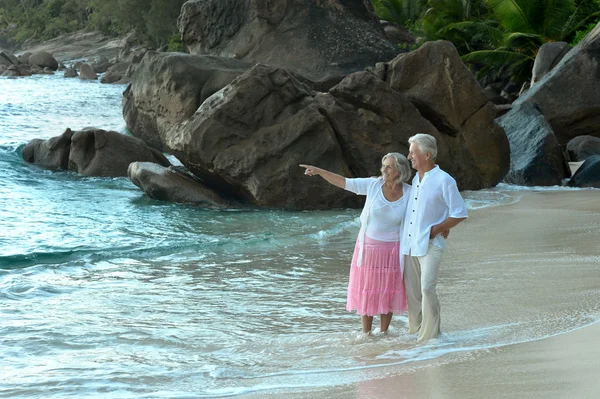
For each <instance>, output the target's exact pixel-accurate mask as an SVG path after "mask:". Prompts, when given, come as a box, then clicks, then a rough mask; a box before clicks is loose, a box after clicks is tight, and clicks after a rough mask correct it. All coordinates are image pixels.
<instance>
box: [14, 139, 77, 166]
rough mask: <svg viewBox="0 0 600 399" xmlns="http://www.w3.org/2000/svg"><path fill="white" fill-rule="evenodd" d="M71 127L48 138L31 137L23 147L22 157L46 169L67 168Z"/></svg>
mask: <svg viewBox="0 0 600 399" xmlns="http://www.w3.org/2000/svg"><path fill="white" fill-rule="evenodd" d="M73 133H74V132H73V131H72V130H71V129H67V130H65V132H64V133H63V134H61V135H60V136H56V137H52V138H50V139H48V140H41V139H33V140H31V141H30V142H29V143H27V145H26V146H25V148H24V149H23V159H24V160H25V161H26V162H29V163H33V164H35V165H38V166H41V167H43V168H46V169H62V170H67V169H69V153H70V151H71V137H72V136H73Z"/></svg>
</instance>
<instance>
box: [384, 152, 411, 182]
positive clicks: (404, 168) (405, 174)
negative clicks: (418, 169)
mask: <svg viewBox="0 0 600 399" xmlns="http://www.w3.org/2000/svg"><path fill="white" fill-rule="evenodd" d="M388 158H392V159H393V160H394V166H395V167H396V170H397V171H398V173H400V176H398V179H396V182H397V183H402V182H405V181H407V180H408V179H409V178H410V163H408V159H406V157H405V156H404V155H402V154H400V153H398V152H390V153H389V154H385V155H384V156H383V158H381V164H382V165H383V162H385V160H386V159H388ZM381 171H382V172H383V166H382V167H381Z"/></svg>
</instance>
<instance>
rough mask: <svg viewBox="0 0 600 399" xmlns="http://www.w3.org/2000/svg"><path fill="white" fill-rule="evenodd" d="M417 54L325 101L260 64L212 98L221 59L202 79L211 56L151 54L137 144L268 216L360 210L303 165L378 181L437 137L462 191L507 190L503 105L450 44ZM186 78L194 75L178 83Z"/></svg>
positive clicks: (134, 95) (132, 92)
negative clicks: (412, 145) (420, 141)
mask: <svg viewBox="0 0 600 399" xmlns="http://www.w3.org/2000/svg"><path fill="white" fill-rule="evenodd" d="M451 50H454V51H453V52H452V51H451ZM418 52H422V53H423V54H418ZM416 53H417V54H413V55H411V57H407V58H406V59H405V60H404V61H402V60H401V58H404V57H406V55H401V56H399V57H398V58H397V59H395V60H393V61H391V62H389V63H387V64H378V65H377V66H376V67H375V68H374V69H373V70H372V72H356V73H353V74H350V75H348V76H347V77H346V78H344V79H343V80H342V81H341V82H340V83H339V84H337V85H336V86H334V87H333V88H331V89H330V90H329V91H327V92H318V91H315V90H314V89H313V87H311V84H310V82H308V84H307V81H305V80H302V79H301V78H298V76H297V75H296V74H295V73H292V72H290V71H288V70H286V69H281V68H276V67H273V66H266V65H261V64H259V65H257V66H255V67H253V68H251V69H250V70H248V71H246V72H244V73H243V74H240V75H239V76H238V77H236V78H235V79H233V78H232V77H231V76H230V75H229V76H228V78H229V79H232V81H231V83H229V84H224V87H223V88H222V89H221V90H219V91H217V92H215V93H214V94H212V93H211V94H212V95H211V96H210V97H208V98H206V97H205V95H204V94H203V91H204V90H205V86H204V79H205V78H204V77H205V76H211V74H212V73H214V72H210V67H213V68H214V65H218V63H216V62H214V60H215V59H214V58H209V60H211V62H212V65H209V64H207V63H206V62H204V64H203V65H204V66H205V68H206V69H200V70H198V72H196V71H195V70H194V69H193V68H194V67H195V68H198V65H202V64H200V63H199V62H198V60H203V59H206V57H205V58H202V57H195V56H183V55H177V54H174V55H162V54H161V55H152V54H149V55H148V56H147V58H145V59H144V61H143V62H142V64H140V68H141V69H140V70H139V71H138V73H136V76H135V78H134V82H133V84H132V86H131V87H130V88H129V89H128V90H127V91H126V93H125V95H124V115H125V118H126V121H127V124H128V127H129V129H130V131H132V132H133V134H134V135H136V136H137V137H141V138H143V139H144V140H145V141H148V142H151V143H152V145H153V146H157V145H160V146H161V147H160V148H162V149H163V150H164V151H166V152H170V153H173V154H174V155H176V156H177V158H178V159H179V160H181V162H182V163H183V164H184V165H185V166H186V167H187V168H188V169H189V170H190V171H191V172H192V173H193V174H194V175H196V176H198V177H199V178H201V179H202V181H203V182H204V183H206V185H207V186H209V187H211V188H213V189H215V190H216V191H217V192H219V193H223V194H224V195H226V196H230V197H233V198H237V199H239V200H240V202H243V203H250V204H254V205H258V206H266V207H280V208H294V209H298V208H329V207H347V206H355V205H358V204H359V200H358V199H357V198H356V196H353V195H349V194H348V193H345V192H340V191H339V190H336V189H335V188H332V187H331V186H330V185H328V184H327V183H326V182H324V181H322V180H321V179H308V180H307V179H306V178H305V177H303V175H302V170H301V169H300V168H298V166H297V165H298V164H299V163H312V164H316V165H319V166H321V167H324V168H327V169H329V170H332V171H334V172H336V173H340V174H343V175H345V176H349V177H353V176H372V175H377V174H379V166H380V162H381V156H383V155H385V154H386V153H387V152H391V151H401V152H405V153H406V152H407V150H408V144H407V140H408V138H409V137H410V136H412V135H413V134H415V133H417V132H424V133H430V134H432V135H434V136H435V137H437V139H438V142H439V147H440V153H439V155H438V162H439V164H440V165H441V166H442V168H443V169H445V170H447V171H448V172H450V173H451V174H452V175H453V176H454V177H455V178H456V180H457V182H458V184H459V186H460V188H461V189H479V188H482V187H490V186H493V185H495V184H497V183H498V182H499V181H501V180H502V178H503V177H504V175H505V174H506V173H507V172H508V169H509V146H508V140H507V138H506V135H505V134H504V131H503V130H502V128H500V127H499V126H497V125H496V124H495V123H494V118H495V116H496V110H495V108H494V106H493V104H491V103H489V102H488V101H487V98H486V97H485V95H484V94H483V93H482V90H481V88H479V86H478V85H477V82H476V81H475V79H474V78H473V76H472V75H471V74H470V73H468V70H467V69H466V67H465V65H464V64H463V63H462V62H460V58H459V56H458V53H457V52H456V50H455V49H454V48H453V47H452V45H450V44H449V43H447V42H435V43H432V44H429V45H426V46H424V47H423V48H421V49H419V50H417V51H416ZM436 54H437V55H436ZM217 60H218V59H217ZM191 61H195V62H193V65H194V67H191V66H188V65H187V63H188V62H191ZM226 61H227V62H229V61H232V60H226ZM219 62H223V60H222V59H221V61H219ZM419 62H423V63H427V62H430V63H434V62H435V63H438V65H439V66H440V69H442V70H443V73H442V74H436V69H435V68H433V67H431V69H430V73H429V74H428V75H424V74H422V71H421V70H420V69H419V68H417V66H416V64H418V63H419ZM421 69H423V68H421ZM181 70H185V71H188V73H181V72H179V73H175V72H176V71H181ZM235 72H236V73H239V71H235ZM465 72H466V73H465ZM194 74H199V76H200V77H201V79H198V78H196V79H192V77H193V76H194ZM469 79H470V80H469ZM188 80H189V81H190V83H189V84H187V83H185V82H188ZM405 81H410V82H420V84H421V85H422V87H423V88H422V90H419V89H418V87H416V86H415V84H417V83H415V84H406V83H405ZM137 85H140V87H136V86H137ZM469 90H471V92H469ZM154 96H155V97H154ZM435 98H438V99H441V100H440V101H438V102H436V101H434V99H435ZM196 99H202V101H198V100H196ZM446 101H453V102H456V103H457V104H454V105H448V104H445V103H444V102H446ZM200 104H201V105H200ZM198 105H199V107H198ZM195 107H197V109H195ZM175 121H177V123H174V122H175Z"/></svg>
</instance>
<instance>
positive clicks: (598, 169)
mask: <svg viewBox="0 0 600 399" xmlns="http://www.w3.org/2000/svg"><path fill="white" fill-rule="evenodd" d="M569 186H571V187H595V188H600V155H592V156H591V157H588V158H587V159H586V160H585V162H584V163H583V165H581V166H580V167H579V169H577V172H575V174H574V175H573V177H571V179H570V180H569Z"/></svg>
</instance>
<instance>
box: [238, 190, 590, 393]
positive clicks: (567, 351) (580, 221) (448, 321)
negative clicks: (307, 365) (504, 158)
mask: <svg viewBox="0 0 600 399" xmlns="http://www.w3.org/2000/svg"><path fill="white" fill-rule="evenodd" d="M506 192H507V194H516V195H518V196H519V198H520V199H519V200H518V201H517V202H514V203H511V204H507V205H501V206H495V207H486V208H481V209H477V210H473V211H470V216H469V219H470V220H469V221H467V222H465V223H464V228H457V229H456V231H454V230H453V232H452V233H451V238H450V240H451V241H450V245H449V248H448V249H447V250H446V252H447V254H446V255H445V260H444V261H443V263H442V270H441V271H440V281H439V282H438V293H439V294H440V298H441V299H440V300H441V302H442V313H443V316H442V324H443V332H450V333H451V334H452V332H456V331H461V330H463V329H467V330H472V329H477V328H481V327H486V326H494V325H502V324H503V323H507V322H509V323H510V322H513V323H515V324H516V325H520V326H522V328H521V329H520V330H521V332H520V333H519V334H518V335H517V336H512V338H516V340H515V341H510V340H509V341H502V340H500V341H497V342H496V343H494V342H490V343H491V346H490V347H489V348H484V349H476V350H473V351H472V352H470V353H471V354H472V356H467V357H463V358H456V357H452V356H447V355H444V356H443V357H441V358H437V359H433V360H432V361H428V360H425V361H423V362H421V363H420V365H419V366H418V367H414V368H409V369H406V368H405V369H402V368H401V367H398V366H393V365H390V367H389V372H388V373H386V375H385V376H384V377H381V378H379V377H376V378H375V379H366V380H362V381H358V382H355V383H350V384H346V385H337V386H335V385H332V386H329V387H326V388H325V387H323V388H314V389H309V390H305V391H295V392H294V391H287V392H286V391H279V392H275V391H272V392H261V393H258V392H256V393H253V394H247V395H242V397H244V398H253V399H256V398H274V397H277V396H281V395H284V396H286V397H289V398H296V399H308V398H328V399H329V398H331V399H351V398H360V399H367V398H368V399H379V398H382V399H383V398H417V399H419V398H505V397H518V398H548V397H551V398H593V397H597V392H598V391H600V379H598V378H597V376H596V375H597V371H596V368H597V364H598V362H599V359H600V343H598V339H597V338H598V337H599V336H600V307H599V306H598V300H597V297H598V292H599V290H600V266H599V265H598V260H599V259H600V251H599V250H598V247H597V246H594V245H590V243H594V242H598V241H599V240H600V229H599V228H598V227H599V226H600V201H599V200H600V192H596V190H577V191H571V190H567V191H561V190H556V191H554V190H552V191H550V190H540V191H533V190H532V191H528V190H526V191H512V192H509V191H508V190H507V191H506ZM461 226H462V225H461ZM491 226H493V228H491ZM498 237H504V239H503V240H502V239H499V238H498ZM473 242H478V244H479V245H477V246H475V247H473V245H472V243H473ZM568 262H572V263H571V264H569V263H568ZM565 265H569V266H571V267H570V268H565ZM465 282H468V285H465V288H467V289H465V290H457V288H456V284H459V286H461V287H462V286H463V285H464V284H465ZM474 283H475V285H473V284H474ZM449 284H453V285H454V289H453V291H454V292H455V293H457V294H455V295H452V296H451V295H449V293H450V292H452V290H449V289H448V288H447V287H448V285H449ZM581 312H583V314H584V315H585V317H583V318H581V314H582V313H581ZM532 314H533V315H537V316H534V317H538V318H541V319H542V321H540V320H537V321H535V320H532V319H531V315H532ZM570 315H573V317H579V319H578V320H579V323H582V324H579V325H577V324H576V323H575V324H571V327H568V325H569V320H568V319H569V317H570ZM585 319H588V320H589V321H588V323H585ZM584 323H585V324H584ZM444 326H445V327H444ZM401 334H402V335H404V334H405V333H404V332H402V333H401ZM519 339H520V340H519ZM503 342H505V343H503ZM395 346H397V344H395V343H394V342H390V345H389V348H388V350H393V349H394V348H395ZM307 381H310V379H307Z"/></svg>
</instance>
